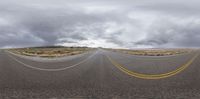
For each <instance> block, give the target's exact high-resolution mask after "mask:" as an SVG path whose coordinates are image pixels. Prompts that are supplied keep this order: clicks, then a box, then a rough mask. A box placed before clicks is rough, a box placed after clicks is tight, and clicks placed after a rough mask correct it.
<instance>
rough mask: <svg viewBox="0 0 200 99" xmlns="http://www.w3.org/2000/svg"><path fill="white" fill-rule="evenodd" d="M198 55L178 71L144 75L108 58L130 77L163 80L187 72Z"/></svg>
mask: <svg viewBox="0 0 200 99" xmlns="http://www.w3.org/2000/svg"><path fill="white" fill-rule="evenodd" d="M198 55H199V54H196V55H195V56H194V57H193V58H191V59H190V60H189V61H188V62H187V63H185V64H183V65H182V66H180V67H179V68H177V69H176V70H173V71H170V72H167V73H163V74H142V73H137V72H133V71H130V70H128V69H126V68H124V66H122V65H120V64H119V63H117V62H116V61H114V60H113V59H111V58H110V57H109V56H108V55H106V56H107V58H108V59H109V60H110V61H111V63H112V64H113V65H114V66H116V67H117V68H118V69H119V70H121V71H122V72H124V73H126V74H128V75H130V76H133V77H137V78H142V79H162V78H167V77H171V76H173V75H176V74H178V73H180V72H182V71H183V70H185V69H186V68H187V67H188V66H190V65H191V64H192V63H193V61H194V60H195V59H196V58H197V57H198Z"/></svg>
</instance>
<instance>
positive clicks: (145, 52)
mask: <svg viewBox="0 0 200 99" xmlns="http://www.w3.org/2000/svg"><path fill="white" fill-rule="evenodd" d="M109 50H111V51H115V52H122V53H125V54H131V55H140V56H169V55H177V54H184V53H189V52H191V51H193V49H141V50H131V49H109Z"/></svg>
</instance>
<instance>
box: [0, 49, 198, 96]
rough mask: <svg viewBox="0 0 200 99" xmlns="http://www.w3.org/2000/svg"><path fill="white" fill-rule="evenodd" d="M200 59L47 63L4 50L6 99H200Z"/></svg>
mask: <svg viewBox="0 0 200 99" xmlns="http://www.w3.org/2000/svg"><path fill="white" fill-rule="evenodd" d="M199 53H200V52H199V51H197V52H193V53H189V54H183V55H175V56H164V57H144V56H135V55H128V54H122V53H119V52H111V51H107V50H103V49H98V50H96V51H93V52H88V53H85V54H82V55H77V56H74V57H66V58H62V59H56V60H51V59H49V60H48V59H47V60H42V59H31V58H30V57H29V58H28V57H23V56H19V55H14V54H11V53H9V52H7V51H4V50H0V99H200V56H199V55H198V54H199Z"/></svg>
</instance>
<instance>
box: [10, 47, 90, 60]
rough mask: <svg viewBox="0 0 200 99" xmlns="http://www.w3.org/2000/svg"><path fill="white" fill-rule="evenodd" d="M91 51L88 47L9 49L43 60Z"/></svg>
mask: <svg viewBox="0 0 200 99" xmlns="http://www.w3.org/2000/svg"><path fill="white" fill-rule="evenodd" d="M89 50H92V48H88V47H62V48H60V47H58V48H56V47H54V48H48V47H41V48H40V47H37V48H18V49H9V51H11V52H13V53H16V54H20V55H25V56H34V57H44V58H54V57H62V56H71V55H77V54H81V53H84V52H87V51H89Z"/></svg>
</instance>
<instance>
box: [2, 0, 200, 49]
mask: <svg viewBox="0 0 200 99" xmlns="http://www.w3.org/2000/svg"><path fill="white" fill-rule="evenodd" d="M17 1H18V2H17ZM17 1H15V2H14V1H12V0H6V1H0V47H24V46H39V45H56V44H59V45H67V44H69V43H73V44H77V45H78V44H82V45H88V46H90V45H91V44H92V46H106V45H107V47H114V46H115V47H128V48H134V47H145V46H147V47H200V41H199V37H200V33H199V28H198V27H200V20H199V19H200V16H199V14H198V13H197V12H198V11H199V10H200V7H199V6H198V4H199V3H200V2H198V1H195V0H191V1H184V2H183V1H182V0H173V1H166V0H165V1H164V0H148V1H146V0H126V1H124V0H109V1H106V0H84V1H82V0H67V1H66V0H59V1H57V0H42V1H41V0H35V1H30V0H17ZM98 44H100V45H98ZM112 45H113V46H112Z"/></svg>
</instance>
